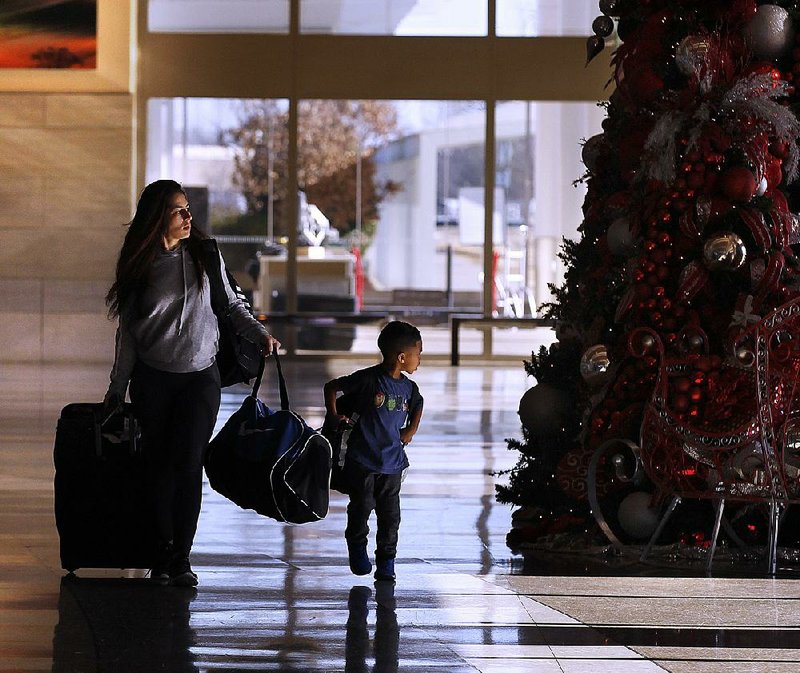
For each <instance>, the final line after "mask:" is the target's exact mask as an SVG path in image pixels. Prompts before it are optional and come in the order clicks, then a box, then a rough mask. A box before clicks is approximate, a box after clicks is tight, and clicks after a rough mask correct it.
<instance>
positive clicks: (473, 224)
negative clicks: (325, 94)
mask: <svg viewBox="0 0 800 673" xmlns="http://www.w3.org/2000/svg"><path fill="white" fill-rule="evenodd" d="M485 127H486V111H485V106H484V104H483V103H480V102H477V103H476V102H472V101H381V100H367V101H349V100H303V101H300V103H299V120H298V138H299V147H298V162H299V175H298V179H299V184H300V188H301V190H302V192H301V201H300V204H301V222H300V226H301V227H304V226H305V225H304V222H303V219H302V218H303V209H304V208H307V209H308V215H307V216H306V217H307V219H308V220H309V224H308V228H309V229H310V230H311V235H310V236H309V235H308V233H307V232H306V231H305V230H304V229H301V232H302V234H303V236H304V238H305V241H304V242H305V246H304V247H302V248H301V249H300V250H299V251H298V306H299V308H300V310H307V311H315V310H316V311H320V310H322V311H343V312H351V311H361V312H380V313H391V314H392V315H396V316H398V317H402V316H405V317H407V319H409V320H411V321H412V322H415V323H419V324H423V325H425V326H426V330H428V334H429V335H430V338H429V339H427V340H426V346H425V350H426V352H428V353H441V354H446V353H447V352H448V351H449V340H448V339H449V337H448V334H449V332H448V331H447V328H446V325H447V320H448V314H449V312H450V311H472V312H479V311H480V309H481V298H482V295H481V287H482V285H481V283H482V252H481V251H482V245H483V162H484V155H485V153H484V149H483V143H484V134H485ZM314 221H316V225H315V223H314ZM320 223H321V224H320ZM315 226H321V227H322V228H324V229H326V230H327V231H328V234H327V235H326V236H325V237H321V234H316V235H315V234H314V231H315ZM315 236H316V238H317V239H318V240H322V243H321V244H317V243H315V240H314V239H315ZM266 277H268V276H267V275H266V274H262V278H266ZM273 296H274V293H273ZM436 326H440V327H438V328H437V327H436ZM375 330H376V327H375V326H374V325H373V326H365V327H361V326H359V327H357V328H355V329H354V330H353V334H354V339H353V342H352V344H351V345H350V348H349V350H352V351H353V352H359V349H362V348H363V349H364V351H365V352H367V353H372V352H374V349H375V336H376V335H377V332H376V331H375ZM429 330H438V331H436V332H431V331H429ZM438 332H441V334H439V333H438ZM434 335H436V338H434ZM311 336H316V335H311V334H308V333H307V334H306V336H305V337H303V338H306V339H310V338H311ZM301 337H302V334H301ZM303 338H299V339H298V342H299V346H300V347H301V348H302V347H303Z"/></svg>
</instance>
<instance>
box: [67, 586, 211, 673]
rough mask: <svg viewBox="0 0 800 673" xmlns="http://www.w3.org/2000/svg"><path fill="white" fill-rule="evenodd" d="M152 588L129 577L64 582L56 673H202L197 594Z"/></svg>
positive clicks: (191, 590)
mask: <svg viewBox="0 0 800 673" xmlns="http://www.w3.org/2000/svg"><path fill="white" fill-rule="evenodd" d="M151 589H152V587H147V586H145V587H143V586H142V581H141V580H134V579H127V578H126V579H123V580H108V579H78V578H76V577H74V576H67V577H65V578H63V579H62V580H61V591H60V593H59V597H58V624H56V627H55V631H54V633H53V666H52V673H76V671H100V672H102V671H114V673H134V672H136V673H139V672H140V671H170V673H197V672H198V671H199V668H198V666H197V663H196V657H195V655H194V654H193V653H192V647H194V646H195V645H196V644H197V635H196V633H195V631H194V629H192V627H191V626H190V623H189V617H190V611H189V607H190V604H191V602H192V601H193V600H194V599H195V597H196V596H197V591H196V590H195V589H180V590H176V591H153V590H151Z"/></svg>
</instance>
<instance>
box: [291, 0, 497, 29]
mask: <svg viewBox="0 0 800 673" xmlns="http://www.w3.org/2000/svg"><path fill="white" fill-rule="evenodd" d="M487 16H488V6H487V0H300V30H301V32H304V33H334V34H355V35H431V36H433V35H436V36H444V35H455V36H467V35H486V33H487Z"/></svg>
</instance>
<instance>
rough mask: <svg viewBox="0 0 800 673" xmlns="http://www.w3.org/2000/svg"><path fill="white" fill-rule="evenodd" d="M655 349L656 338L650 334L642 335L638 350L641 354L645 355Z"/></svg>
mask: <svg viewBox="0 0 800 673" xmlns="http://www.w3.org/2000/svg"><path fill="white" fill-rule="evenodd" d="M655 347H656V338H655V337H654V336H653V335H652V334H643V335H642V337H641V338H640V339H639V348H640V349H641V351H642V353H647V352H649V351H651V350H653V349H654V348H655Z"/></svg>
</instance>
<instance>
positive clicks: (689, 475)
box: [629, 299, 800, 574]
mask: <svg viewBox="0 0 800 673" xmlns="http://www.w3.org/2000/svg"><path fill="white" fill-rule="evenodd" d="M629 347H630V351H631V353H632V354H633V355H634V356H636V357H643V356H645V354H648V355H652V354H653V349H654V348H655V349H656V350H657V354H658V356H659V374H658V379H657V382H656V386H655V390H654V392H653V395H652V397H651V399H650V401H649V403H648V404H647V406H646V408H645V412H644V417H643V421H642V426H641V435H640V448H639V455H640V459H641V462H642V466H643V468H644V470H645V473H646V474H647V476H648V477H649V478H650V480H651V481H652V482H653V483H654V484H655V485H656V488H657V490H658V495H659V496H660V497H661V498H664V497H670V496H671V497H672V501H671V502H670V504H669V506H668V508H667V511H666V513H665V514H664V516H663V517H662V519H661V522H660V523H659V525H658V528H657V529H656V531H655V533H654V534H653V536H652V538H651V540H650V542H649V544H648V545H647V547H646V548H645V550H644V552H643V554H642V559H645V558H646V557H647V555H648V554H649V552H650V550H651V548H652V546H653V544H654V543H655V542H656V541H657V539H658V537H659V536H660V534H661V531H662V530H663V528H664V525H665V524H666V522H667V519H668V518H669V516H670V515H671V514H672V512H673V511H674V510H675V508H676V506H677V505H678V504H679V503H680V501H681V499H682V498H704V499H711V500H714V501H715V504H716V519H715V525H714V530H713V533H712V540H711V548H710V549H709V556H708V566H709V568H710V566H711V562H712V560H713V555H714V550H715V547H716V541H717V536H718V534H719V528H720V523H721V520H722V514H723V510H724V507H725V502H726V501H748V502H763V503H767V504H769V505H770V532H769V539H768V549H767V552H768V564H769V571H770V573H773V574H774V572H775V569H776V558H777V534H778V525H779V520H780V513H781V511H782V509H784V508H785V507H787V506H788V505H789V504H790V503H792V502H795V501H800V500H798V496H800V396H799V395H798V393H800V391H798V379H800V299H795V300H793V301H791V302H789V303H787V304H784V305H783V306H780V307H779V308H777V309H775V310H774V311H773V312H772V313H770V314H769V315H767V316H766V317H764V318H763V319H760V320H759V321H758V322H756V323H754V324H752V325H750V326H749V327H746V328H745V329H743V330H742V331H741V332H740V333H739V335H738V336H737V337H736V338H735V339H734V340H733V349H734V353H735V354H736V356H737V357H735V358H734V360H733V361H732V362H727V363H723V362H721V360H720V359H719V358H717V360H718V362H716V363H714V364H715V366H709V360H710V358H709V356H708V355H702V354H700V355H697V354H695V355H689V356H682V357H673V356H671V355H670V356H667V355H666V354H665V351H664V347H663V345H662V343H661V341H660V339H659V338H658V335H657V334H656V333H655V332H653V331H651V330H648V329H646V328H642V329H638V330H636V331H634V332H633V333H632V335H631V337H630V340H629ZM706 350H707V343H706ZM704 370H705V371H704ZM693 376H694V377H696V378H695V379H694V380H692V377H693ZM687 378H689V385H690V386H692V385H694V389H693V390H694V391H695V392H694V394H695V395H696V396H700V393H697V392H696V391H697V390H700V391H701V393H702V394H704V395H705V400H704V401H703V413H702V415H701V414H696V415H694V416H692V415H691V414H689V413H686V408H685V399H683V400H681V399H680V395H681V394H683V393H685V392H686V389H687V385H686V379H687ZM695 384H696V385H695ZM701 385H702V386H703V387H702V388H701V387H700V386H701ZM677 402H683V404H680V405H677V406H679V407H680V409H677V408H676V403H677Z"/></svg>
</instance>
